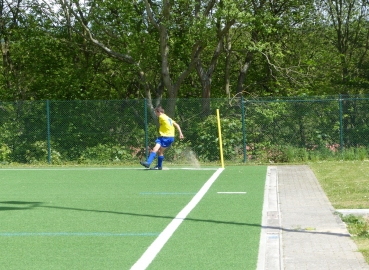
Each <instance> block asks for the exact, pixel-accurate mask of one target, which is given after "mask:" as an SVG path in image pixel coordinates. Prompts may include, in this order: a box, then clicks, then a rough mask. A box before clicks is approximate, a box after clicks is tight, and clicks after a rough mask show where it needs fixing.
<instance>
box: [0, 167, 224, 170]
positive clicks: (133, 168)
mask: <svg viewBox="0 0 369 270" xmlns="http://www.w3.org/2000/svg"><path fill="white" fill-rule="evenodd" d="M138 169H140V170H145V168H143V167H120V168H112V167H110V168H109V167H108V168H104V167H101V168H98V167H91V168H89V167H80V168H78V167H77V168H74V167H70V168H0V171H71V170H76V171H78V170H86V171H88V170H138ZM166 169H168V170H191V171H216V170H217V169H218V168H184V167H183V168H180V167H178V168H172V167H168V168H166Z"/></svg>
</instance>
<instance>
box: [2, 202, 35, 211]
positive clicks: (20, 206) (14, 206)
mask: <svg viewBox="0 0 369 270" xmlns="http://www.w3.org/2000/svg"><path fill="white" fill-rule="evenodd" d="M0 204H10V205H11V206H0V211H6V210H29V209H32V208H35V207H40V206H41V204H42V203H41V202H22V201H6V202H0Z"/></svg>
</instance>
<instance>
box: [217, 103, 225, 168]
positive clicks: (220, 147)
mask: <svg viewBox="0 0 369 270" xmlns="http://www.w3.org/2000/svg"><path fill="white" fill-rule="evenodd" d="M217 121H218V136H219V150H220V163H221V164H222V168H223V169H224V159H223V142H222V129H221V128H220V117H219V109H217Z"/></svg>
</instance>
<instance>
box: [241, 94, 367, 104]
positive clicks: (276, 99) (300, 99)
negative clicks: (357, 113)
mask: <svg viewBox="0 0 369 270" xmlns="http://www.w3.org/2000/svg"><path fill="white" fill-rule="evenodd" d="M356 100H369V95H339V96H310V97H309V96H307V97H260V98H251V99H247V98H243V102H244V103H265V102H268V103H272V102H328V101H356Z"/></svg>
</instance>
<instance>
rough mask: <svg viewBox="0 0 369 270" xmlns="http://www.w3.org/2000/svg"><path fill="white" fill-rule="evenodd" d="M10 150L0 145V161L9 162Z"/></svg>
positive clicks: (4, 145)
mask: <svg viewBox="0 0 369 270" xmlns="http://www.w3.org/2000/svg"><path fill="white" fill-rule="evenodd" d="M11 152H12V151H11V149H10V148H9V146H7V145H6V144H1V145H0V161H1V162H8V161H9V160H10V154H11Z"/></svg>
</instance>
